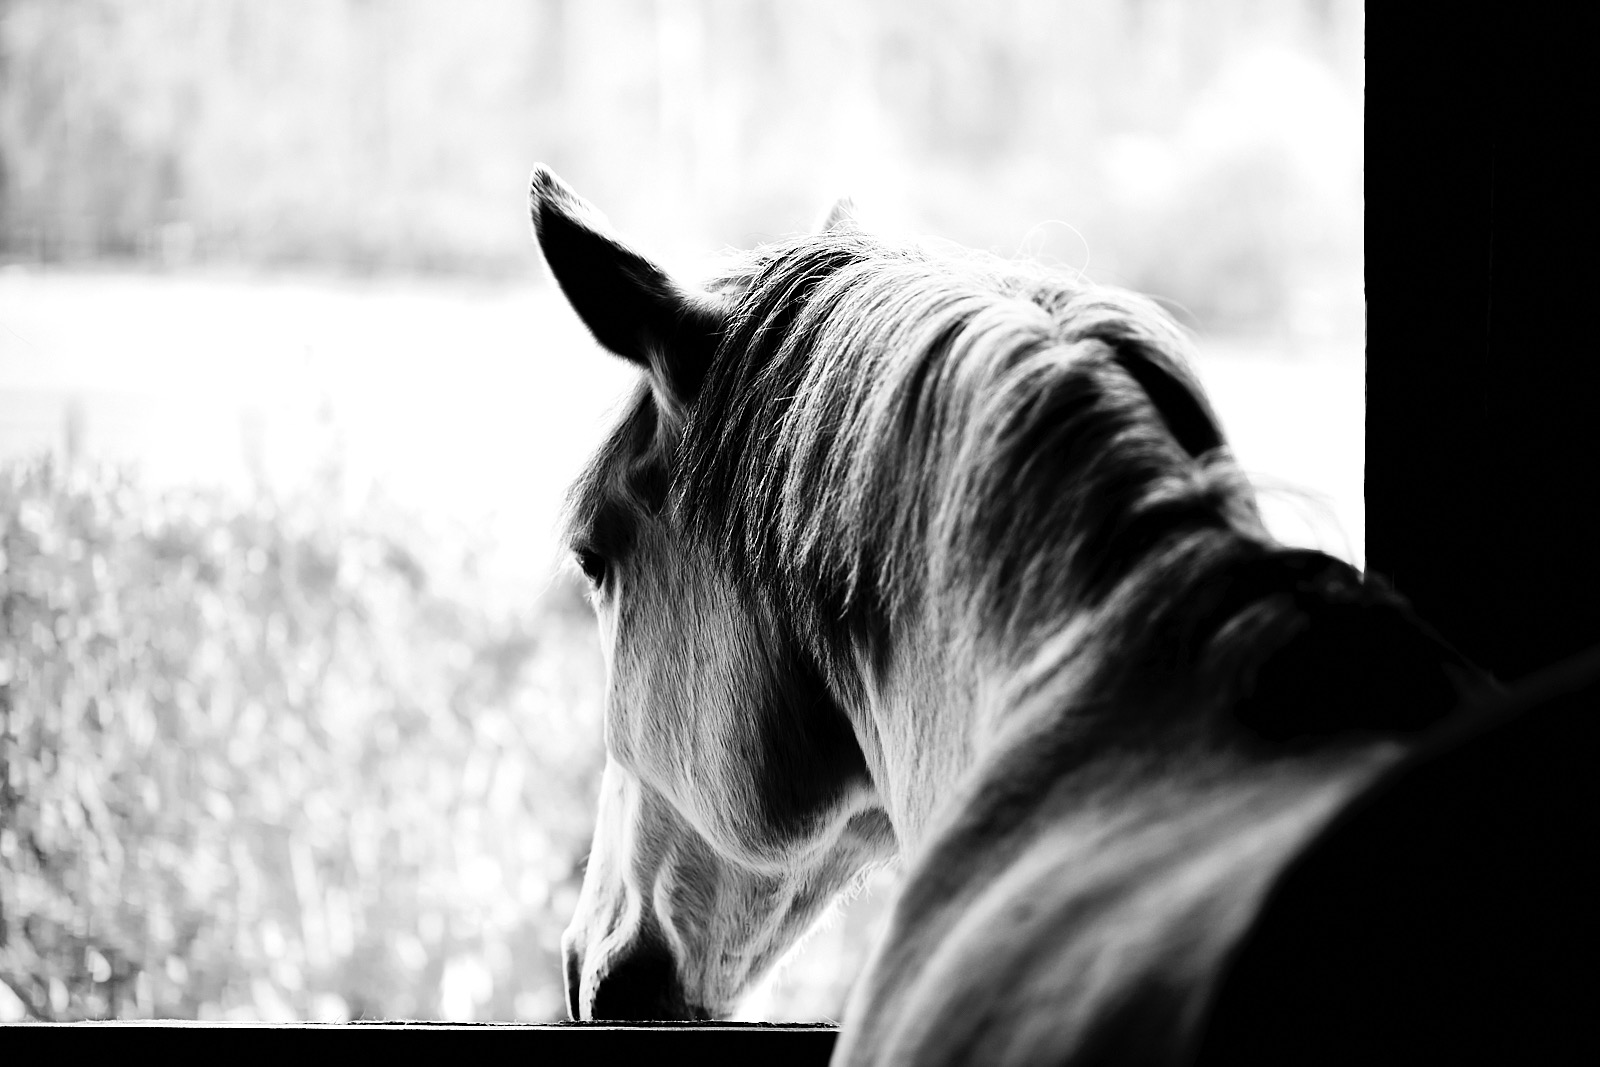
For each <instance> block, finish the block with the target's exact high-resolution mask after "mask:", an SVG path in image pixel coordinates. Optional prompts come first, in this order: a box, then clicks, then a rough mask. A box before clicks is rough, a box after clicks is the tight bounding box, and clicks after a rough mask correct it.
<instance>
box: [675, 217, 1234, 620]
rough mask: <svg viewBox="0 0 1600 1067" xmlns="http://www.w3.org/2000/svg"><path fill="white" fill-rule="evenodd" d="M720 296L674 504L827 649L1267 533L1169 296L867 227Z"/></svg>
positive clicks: (751, 264) (768, 252) (1013, 610)
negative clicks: (1206, 544)
mask: <svg viewBox="0 0 1600 1067" xmlns="http://www.w3.org/2000/svg"><path fill="white" fill-rule="evenodd" d="M721 285H722V287H723V289H724V291H725V292H727V293H728V294H730V297H729V298H730V300H731V302H732V304H733V307H732V310H731V312H730V315H729V321H728V323H727V325H726V327H725V329H724V333H723V339H722V343H721V346H720V348H719V350H718V353H717V356H716V358H715V360H714V362H713V364H712V367H711V369H710V372H709V374H708V375H707V377H706V380H705V382H704V384H703V386H702V388H701V391H700V393H699V394H698V396H697V398H696V400H695V402H694V405H693V408H692V410H691V411H690V413H689V415H688V421H687V425H686V427H685V432H684V436H683V439H682V442H681V446H680V449H679V453H678V455H677V458H676V463H675V471H676V476H675V477H674V480H673V493H674V494H675V497H674V499H675V501H676V502H677V503H678V504H679V505H681V506H682V508H683V518H684V519H685V522H686V526H687V528H689V529H691V530H693V531H695V532H696V534H697V535H698V536H701V537H703V538H705V539H706V540H707V541H709V542H710V543H712V544H714V545H715V546H716V547H717V549H718V551H719V554H720V556H721V558H722V559H723V561H724V562H725V564H726V565H727V566H728V568H729V569H730V571H731V572H732V573H734V574H736V575H739V576H741V577H742V578H743V579H744V580H746V581H747V582H750V583H752V584H753V585H755V586H756V587H758V588H759V589H761V590H762V591H763V592H765V593H766V594H768V595H769V596H770V597H771V598H772V599H773V600H774V601H775V602H776V603H778V604H780V605H782V606H783V607H785V608H786V609H788V610H789V611H790V612H792V613H793V615H794V617H795V619H796V622H797V624H798V625H799V626H800V627H801V628H802V630H804V631H806V632H808V633H809V634H810V635H811V637H812V638H813V641H814V644H815V645H816V646H817V647H818V648H819V650H826V648H827V646H828V645H830V644H833V643H836V639H837V638H838V637H839V636H840V635H841V634H850V635H860V634H861V633H872V632H875V631H879V630H881V628H882V627H883V626H884V625H886V620H887V619H888V618H890V617H891V616H892V615H893V613H894V612H895V611H897V610H900V609H902V608H905V607H907V606H909V605H910V604H912V603H915V602H918V601H919V600H920V599H922V598H924V597H926V596H927V595H928V594H929V593H930V592H937V593H938V594H939V596H938V599H939V601H940V602H944V603H961V604H965V605H970V610H972V611H974V612H976V613H978V616H979V617H978V618H976V619H974V620H972V621H975V622H977V623H978V624H979V625H980V627H982V626H984V625H985V624H987V625H988V626H990V627H992V626H993V625H994V624H996V623H999V624H1001V625H1002V626H1004V627H1006V628H1007V629H1011V628H1014V627H1015V626H1018V625H1026V623H1027V621H1028V620H1029V619H1030V618H1034V617H1040V616H1043V615H1050V616H1055V617H1059V616H1060V615H1061V613H1062V612H1063V611H1064V610H1070V609H1071V608H1072V607H1073V606H1075V605H1081V604H1083V603H1085V602H1090V601H1093V600H1094V599H1096V598H1098V597H1100V596H1103V595H1104V594H1105V593H1106V592H1107V591H1109V589H1110V588H1111V587H1112V586H1113V585H1114V584H1115V582H1116V581H1117V579H1118V578H1119V577H1120V576H1121V575H1123V574H1125V573H1126V572H1127V571H1128V570H1129V569H1130V568H1131V567H1132V566H1133V565H1134V564H1135V563H1136V562H1137V561H1138V558H1139V557H1140V554H1141V553H1142V552H1144V551H1147V550H1148V549H1149V548H1150V547H1151V545H1152V544H1153V543H1154V541H1156V540H1159V539H1160V538H1161V537H1163V536H1165V535H1167V534H1168V533H1170V532H1171V531H1172V530H1174V529H1176V528H1179V527H1184V526H1194V527H1206V526H1235V525H1239V524H1246V525H1248V524H1250V523H1253V522H1256V521H1258V520H1256V519H1255V511H1254V503H1253V498H1252V497H1251V495H1250V493H1249V490H1248V487H1247V485H1246V484H1245V483H1244V480H1243V479H1242V477H1240V476H1239V475H1238V473H1237V470H1236V468H1234V467H1233V465H1232V464H1231V463H1230V462H1228V461H1227V458H1226V450H1225V449H1224V448H1222V447H1220V446H1222V445H1223V444H1224V441H1223V436H1222V433H1221V431H1220V429H1219V427H1218V424H1217V420H1216V418H1215V416H1214V414H1213V413H1212V411H1211V408H1210V406H1209V404H1208V403H1207V401H1206V400H1205V397H1204V395H1203V393H1202V392H1201V391H1200V388H1199V386H1198V384H1197V382H1196V380H1195V378H1194V376H1193V374H1192V372H1191V371H1190V370H1189V367H1188V363H1187V348H1188V345H1187V341H1186V340H1185V338H1184V337H1183V335H1182V333H1181V331H1180V330H1179V328H1178V327H1177V326H1176V324H1175V323H1173V322H1172V321H1171V319H1170V318H1169V317H1168V316H1166V315H1165V314H1164V313H1163V312H1162V311H1161V310H1160V309H1159V308H1158V307H1157V306H1156V305H1154V304H1153V303H1151V302H1150V301H1148V300H1145V299H1143V298H1141V297H1138V296H1135V295H1133V294H1129V293H1124V292H1122V291H1120V290H1114V289H1109V288H1104V287H1098V286H1092V285H1088V284H1084V283H1080V282H1077V281H1074V280H1072V279H1069V278H1066V277H1064V276H1060V275H1056V274H1052V273H1049V272H1047V271H1045V270H1043V269H1040V268H1036V267H1032V266H1030V265H1027V264H1019V263H1013V262H1010V261H1005V260H1000V259H998V258H996V257H993V256H988V255H984V254H981V253H960V254H957V253H950V252H945V251H935V250H931V249H929V248H926V247H923V246H916V245H907V246H890V245H886V244H882V243H879V242H877V241H875V240H873V239H872V238H870V237H867V236H865V235H862V234H860V233H855V232H847V233H843V234H820V235H813V236H809V237H806V238H801V239H796V240H794V241H791V242H788V243H786V244H781V245H777V246H768V247H766V248H764V249H761V250H759V251H758V252H757V253H754V254H753V255H752V256H751V258H750V260H749V261H748V262H747V263H746V264H745V265H744V267H743V268H742V269H736V270H735V271H732V272H730V273H729V275H728V276H727V277H726V278H725V279H723V280H722V282H721ZM930 586H931V587H935V588H930Z"/></svg>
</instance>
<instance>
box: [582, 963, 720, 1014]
mask: <svg viewBox="0 0 1600 1067" xmlns="http://www.w3.org/2000/svg"><path fill="white" fill-rule="evenodd" d="M593 1017H594V1018H596V1019H630V1020H641V1019H691V1018H694V1017H695V1015H694V1013H693V1012H691V1011H690V1009H689V1007H688V1005H687V1004H686V1003H685V1002H684V996H683V989H682V987H681V986H680V985H679V983H678V969H677V967H676V965H674V963H673V962H672V954H671V953H669V952H667V951H666V950H665V949H661V948H657V947H655V946H653V945H652V946H644V947H641V948H639V949H636V950H635V951H633V952H632V953H630V954H629V955H627V956H624V957H622V958H621V959H618V960H617V961H616V962H615V963H613V964H612V966H611V969H610V970H609V971H607V972H606V973H605V974H604V975H602V976H601V977H600V983H599V985H598V986H596V988H595V991H594V1006H593Z"/></svg>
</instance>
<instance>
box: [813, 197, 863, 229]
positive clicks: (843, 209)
mask: <svg viewBox="0 0 1600 1067" xmlns="http://www.w3.org/2000/svg"><path fill="white" fill-rule="evenodd" d="M860 230H861V220H860V219H859V218H857V217H856V205H855V201H854V200H851V199H850V198H849V197H848V196H841V197H840V198H839V199H838V200H835V201H834V202H833V206H832V207H831V208H829V209H828V213H827V214H826V215H824V216H823V217H822V222H821V223H820V224H818V226H817V229H816V232H817V233H858V232H860Z"/></svg>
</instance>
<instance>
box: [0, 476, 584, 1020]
mask: <svg viewBox="0 0 1600 1067" xmlns="http://www.w3.org/2000/svg"><path fill="white" fill-rule="evenodd" d="M336 500H337V494H336V493H334V492H332V491H328V490H327V487H326V486H324V487H323V488H321V489H312V490H308V491H306V492H305V493H303V494H301V495H300V496H298V497H297V498H295V499H290V500H274V499H270V498H268V497H265V496H262V497H260V498H258V499H256V500H254V501H253V502H249V503H241V502H238V501H234V500H230V499H227V498H225V497H222V496H219V495H207V494H203V493H199V492H189V493H177V494H167V495H164V496H161V497H157V496H155V495H153V494H150V493H148V492H144V491H141V489H140V487H139V485H138V484H137V483H136V482H135V481H134V480H133V479H132V478H131V477H129V476H127V475H125V474H119V473H116V472H114V471H110V470H107V469H91V468H88V467H86V466H84V465H75V466H73V467H71V468H68V469H62V467H61V466H59V465H57V464H54V463H52V462H50V461H48V460H42V461H35V462H31V463H17V464H11V465H8V466H7V467H6V468H4V469H0V982H3V983H4V985H5V986H6V987H9V990H10V994H7V993H6V991H5V990H4V989H0V999H3V1000H5V1001H6V1002H7V1003H8V1004H10V1006H11V1010H12V1013H13V1014H16V1013H17V1012H18V1005H19V1004H20V1006H21V1010H22V1011H25V1012H26V1013H27V1014H28V1015H31V1016H33V1017H38V1018H47V1019H76V1018H86V1017H88V1018H94V1017H107V1016H116V1017H122V1018H128V1017H152V1016H153V1017H185V1018H193V1017H198V1018H225V1017H235V1018H250V1019H291V1018H310V1019H316V1018H346V1017H348V1018H357V1017H362V1016H367V1017H372V1016H383V1017H419V1018H440V1017H446V1018H456V1019H468V1018H485V1017H493V1018H502V1019H510V1018H523V1019H535V1020H536V1019H548V1018H556V1017H560V1016H561V1015H562V1013H563V1009H562V1005H561V996H560V979H559V974H560V968H559V963H558V938H559V934H560V930H561V928H562V927H563V926H564V925H565V923H566V921H567V919H568V917H569V916H570V914H571V910H572V906H573V902H574V900H575V894H576V890H577V886H578V884H579V879H580V877H581V870H580V864H581V858H582V856H583V854H584V852H585V850H586V848H587V844H588V840H587V839H588V833H589V828H590V819H591V808H592V804H593V798H594V796H595V793H596V788H597V782H598V772H599V759H600V754H601V752H600V744H599V736H598V734H599V729H598V708H599V702H600V699H601V694H600V685H601V683H600V678H601V669H600V664H599V659H598V651H597V648H596V645H595V638H594V627H593V624H592V621H591V618H590V616H589V612H588V608H587V605H586V604H584V603H583V600H582V596H581V594H580V593H579V592H578V591H577V590H576V589H575V588H574V587H573V585H572V584H571V583H570V582H568V581H566V580H565V579H563V580H560V581H557V582H556V583H555V584H553V585H552V587H551V588H550V590H549V592H548V593H547V595H546V596H544V597H543V598H542V600H540V602H539V603H538V604H537V605H535V606H533V607H531V608H530V609H528V610H526V611H523V612H520V613H511V614H509V615H503V616H500V617H496V616H495V615H493V614H492V613H491V612H489V611H487V610H485V609H484V608H482V607H479V606H478V605H479V604H481V603H484V602H485V600H486V598H484V597H483V596H481V595H480V594H481V590H480V589H477V588H476V586H477V585H478V584H479V582H480V580H479V579H477V578H475V577H474V576H473V574H472V570H471V566H470V560H467V561H463V560H448V559H441V558H437V557H439V556H440V555H441V553H439V552H437V551H434V550H433V549H431V548H430V543H429V541H428V539H427V538H426V536H425V535H424V534H423V532H422V531H420V530H419V529H418V528H417V527H415V526H414V525H412V524H411V523H410V522H408V521H407V520H406V518H405V517H404V516H401V515H397V514H394V513H392V512H386V511H385V510H384V509H383V508H382V507H379V506H374V507H372V508H369V509H367V510H366V511H364V512H362V513H361V514H358V515H353V516H352V515H346V514H342V513H341V511H340V507H339V505H338V504H337V503H336Z"/></svg>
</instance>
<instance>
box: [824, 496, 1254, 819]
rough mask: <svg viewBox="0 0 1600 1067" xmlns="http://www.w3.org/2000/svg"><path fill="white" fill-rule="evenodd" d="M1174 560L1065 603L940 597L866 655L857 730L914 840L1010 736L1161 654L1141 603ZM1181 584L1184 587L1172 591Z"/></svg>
mask: <svg viewBox="0 0 1600 1067" xmlns="http://www.w3.org/2000/svg"><path fill="white" fill-rule="evenodd" d="M1191 539H1192V538H1191ZM1259 544H1260V542H1259V541H1258V540H1256V539H1255V538H1254V537H1253V536H1251V535H1250V534H1247V533H1244V532H1240V531H1237V530H1234V529H1232V528H1221V529H1217V530H1214V531H1210V532H1209V533H1208V535H1206V536H1205V537H1204V538H1202V539H1201V540H1200V541H1198V542H1196V543H1195V544H1193V545H1191V546H1190V551H1189V553H1188V554H1189V555H1214V556H1218V557H1227V556H1231V555H1233V554H1237V553H1238V552H1241V551H1250V550H1251V548H1252V546H1254V547H1255V550H1257V551H1259ZM1162 547H1163V546H1161V545H1157V546H1154V548H1153V550H1152V551H1153V552H1156V553H1159V552H1160V551H1161V550H1162ZM1219 565H1220V564H1219ZM1175 569H1178V568H1175V567H1174V566H1172V565H1171V564H1170V563H1169V564H1168V565H1166V566H1163V567H1160V568H1154V569H1146V570H1142V569H1141V565H1140V561H1139V560H1130V561H1128V562H1127V563H1126V564H1125V566H1124V568H1123V572H1122V574H1121V576H1120V578H1118V579H1117V580H1116V581H1114V582H1113V584H1114V585H1115V587H1116V589H1117V592H1116V593H1114V594H1113V595H1112V596H1111V597H1110V598H1108V599H1106V600H1104V601H1102V602H1099V603H1095V604H1085V603H1082V602H1077V601H1072V600H1067V601H1064V602H1062V603H1060V604H1059V605H1058V606H1057V607H1056V609H1055V610H1043V609H1042V608H1041V607H1040V606H1039V605H1037V604H1032V605H1025V606H1024V607H1023V608H1022V609H1016V605H1006V608H1008V609H1012V610H997V608H998V606H997V605H995V604H992V603H991V604H988V605H983V604H981V603H979V602H977V601H976V600H974V599H973V597H972V596H961V595H949V596H945V597H942V598H929V599H928V601H927V602H926V603H925V604H923V605H922V606H921V607H920V608H919V610H916V611H912V612H908V613H905V614H904V615H903V616H902V617H901V618H899V619H897V620H894V621H893V622H892V623H891V625H890V627H889V629H888V633H887V634H886V637H885V639H884V641H883V644H882V647H881V648H878V649H876V650H875V651H874V653H873V654H870V655H869V654H866V653H862V654H860V655H859V657H858V659H859V662H860V664H861V673H862V675H863V677H864V678H866V679H867V684H866V685H865V687H864V688H865V692H866V695H867V699H866V704H865V707H864V708H863V709H862V710H861V713H860V714H859V715H858V716H857V724H856V725H857V734H858V736H860V737H861V738H862V739H863V748H864V749H865V750H866V751H867V755H868V759H869V763H871V764H872V765H873V766H874V769H875V772H876V773H875V777H876V778H877V781H878V785H879V789H880V793H881V794H882V795H883V796H884V799H885V804H886V807H887V809H888V812H889V815H890V818H891V819H892V821H893V822H894V824H895V828H896V832H897V833H898V835H899V837H900V840H901V842H902V844H903V845H905V846H907V847H914V846H915V844H916V843H917V842H918V841H919V840H920V839H921V838H922V837H923V835H924V831H925V828H926V826H927V824H928V822H929V819H930V818H931V816H932V815H933V813H934V812H935V811H936V809H938V808H939V807H940V805H941V804H942V803H943V801H944V800H945V799H946V798H947V797H948V796H949V795H950V793H951V792H952V790H954V789H955V788H956V787H957V785H958V783H960V782H962V780H963V779H964V778H965V777H966V776H967V775H968V774H969V772H970V771H971V769H972V767H973V766H974V764H976V763H979V762H981V761H983V760H984V759H985V758H986V756H987V754H988V753H989V752H990V751H991V750H993V749H994V747H995V746H996V745H998V744H1001V743H1003V740H1004V739H1005V738H1006V737H1007V736H1010V735H1012V734H1013V733H1015V732H1016V731H1018V730H1027V729H1030V728H1032V726H1033V725H1034V724H1035V722H1036V721H1037V720H1038V719H1040V718H1042V717H1046V718H1061V717H1067V716H1070V715H1071V714H1072V709H1073V708H1075V707H1077V706H1080V705H1084V704H1101V703H1103V702H1104V701H1106V700H1107V699H1109V697H1108V694H1107V693H1105V692H1104V690H1106V689H1107V688H1112V687H1114V686H1115V685H1116V684H1117V683H1116V682H1115V681H1113V680H1110V679H1108V677H1107V676H1108V674H1110V673H1126V672H1122V671H1117V670H1115V668H1116V667H1117V665H1118V664H1119V663H1126V664H1128V665H1129V667H1130V668H1131V669H1133V670H1134V672H1135V673H1136V672H1137V666H1136V665H1138V664H1141V663H1144V662H1145V661H1147V660H1149V659H1150V657H1151V656H1152V655H1154V654H1155V653H1156V651H1157V650H1155V649H1154V648H1153V647H1152V646H1153V645H1154V644H1156V643H1157V642H1158V641H1159V638H1155V637H1152V635H1150V634H1147V633H1145V632H1144V631H1143V630H1142V628H1141V624H1142V622H1143V621H1145V620H1142V619H1141V618H1140V615H1141V604H1140V602H1141V601H1142V600H1145V599H1148V598H1149V597H1150V596H1151V593H1152V590H1153V589H1154V588H1155V587H1159V586H1160V584H1161V583H1162V582H1170V581H1171V580H1172V579H1173V574H1172V573H1171V572H1172V571H1174V570H1175ZM1104 577H1105V576H1104V574H1101V575H1098V576H1097V580H1103V579H1104ZM1180 593H1181V586H1180V588H1179V589H1178V590H1177V591H1175V593H1174V594H1171V595H1178V594H1180ZM1017 595H1018V596H1021V595H1023V594H1021V593H1019V594H1017ZM975 604H976V605H977V606H974V605H975ZM1167 673H1169V674H1170V673H1171V672H1167ZM1174 684H1176V683H1174Z"/></svg>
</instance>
